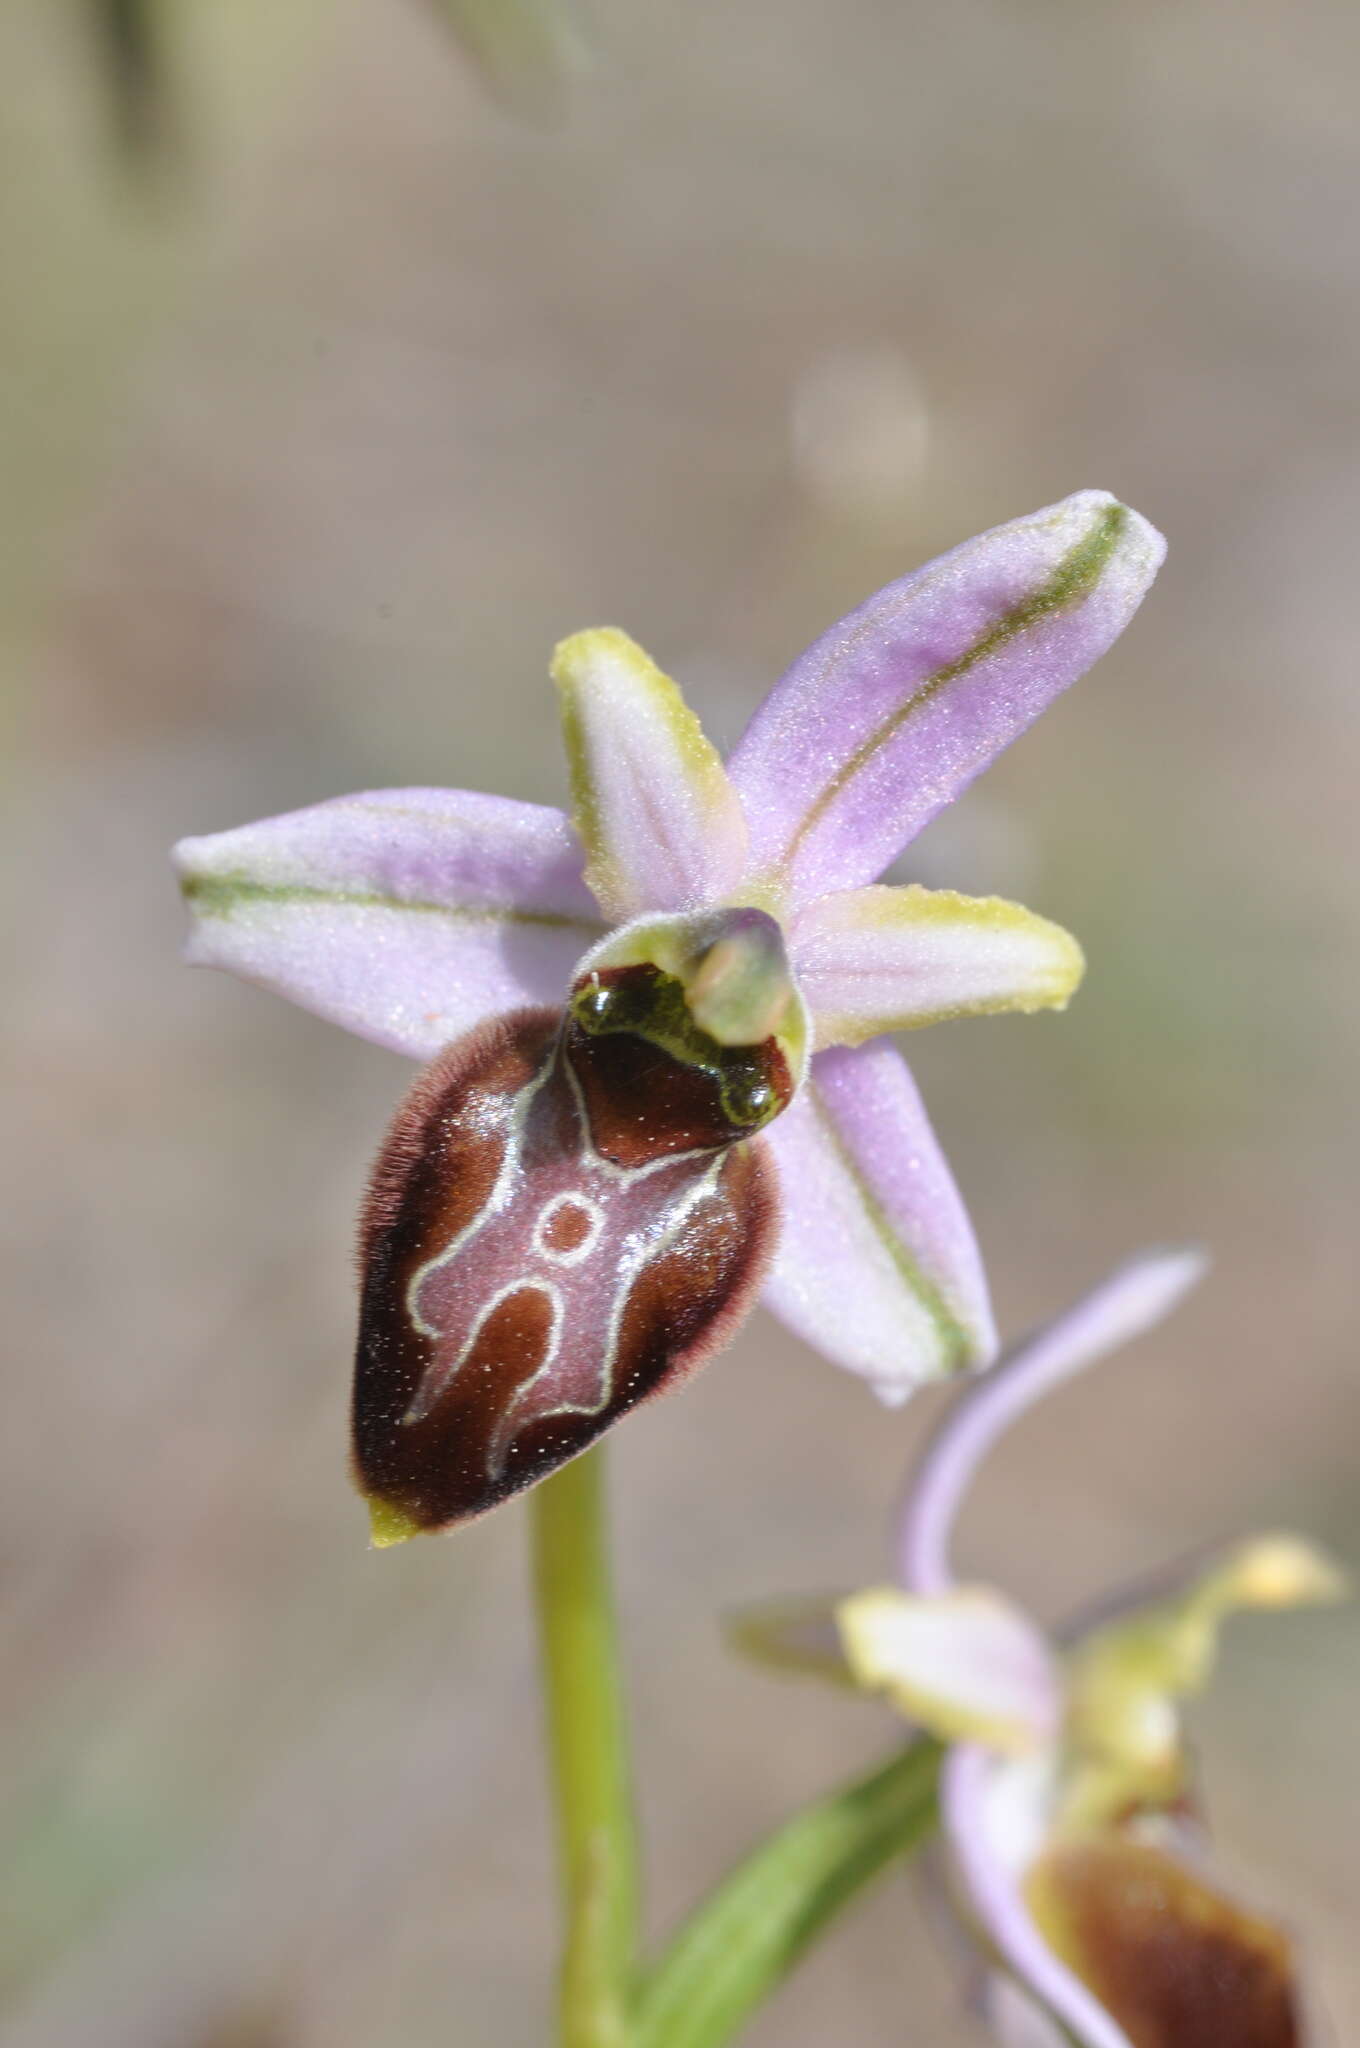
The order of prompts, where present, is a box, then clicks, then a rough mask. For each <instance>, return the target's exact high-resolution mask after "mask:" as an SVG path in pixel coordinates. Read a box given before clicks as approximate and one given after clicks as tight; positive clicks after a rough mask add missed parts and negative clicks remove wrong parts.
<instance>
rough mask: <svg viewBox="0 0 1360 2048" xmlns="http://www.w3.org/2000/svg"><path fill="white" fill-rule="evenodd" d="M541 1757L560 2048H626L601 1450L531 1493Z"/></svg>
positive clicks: (622, 1748)
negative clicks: (555, 1868) (556, 1884)
mask: <svg viewBox="0 0 1360 2048" xmlns="http://www.w3.org/2000/svg"><path fill="white" fill-rule="evenodd" d="M530 1505H531V1511H532V1515H533V1546H534V1586H535V1592H536V1595H537V1600H538V1621H539V1638H540V1644H541V1651H542V1659H543V1687H544V1696H545V1703H546V1709H547V1724H548V1725H547V1732H548V1752H549V1760H550V1765H551V1770H552V1777H553V1787H554V1794H555V1799H556V1805H557V1831H558V1856H559V1861H560V1866H561V1878H562V1890H563V1900H564V1910H565V1919H566V1927H565V1935H564V1943H563V1953H562V1974H561V1982H560V2005H559V2012H560V2026H561V2035H560V2038H561V2043H562V2048H623V2044H624V2043H626V2042H627V2040H628V2039H629V2009H630V2006H631V2003H632V1997H633V1990H634V1979H635V1974H636V1963H637V1943H638V1857H637V1834H636V1825H635V1821H634V1816H633V1797H632V1785H631V1779H630V1771H629V1758H628V1729H627V1721H626V1714H625V1709H624V1702H623V1684H622V1672H621V1668H620V1658H619V1646H618V1635H617V1630H616V1627H615V1619H614V1596H613V1587H612V1584H611V1575H610V1569H609V1552H608V1536H607V1530H606V1509H605V1489H604V1451H603V1448H602V1447H601V1448H599V1449H596V1450H592V1451H587V1452H586V1453H585V1454H584V1455H583V1456H582V1457H579V1458H575V1459H573V1460H572V1462H571V1463H570V1464H569V1465H564V1466H563V1467H562V1469H561V1470H560V1471H558V1472H555V1473H554V1474H553V1475H552V1477H551V1478H550V1479H545V1480H544V1481H543V1483H542V1485H541V1486H538V1487H536V1488H535V1489H534V1491H533V1493H532V1495H531V1496H530Z"/></svg>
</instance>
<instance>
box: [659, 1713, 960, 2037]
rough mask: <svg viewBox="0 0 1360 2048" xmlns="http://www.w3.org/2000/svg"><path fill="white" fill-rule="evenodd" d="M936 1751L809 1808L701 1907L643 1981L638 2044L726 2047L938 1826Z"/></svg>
mask: <svg viewBox="0 0 1360 2048" xmlns="http://www.w3.org/2000/svg"><path fill="white" fill-rule="evenodd" d="M940 1754H941V1752H940V1749H939V1747H938V1745H937V1744H936V1743H933V1742H926V1741H920V1742H914V1743H912V1745H911V1746H910V1748H908V1749H906V1750H904V1751H902V1752H901V1753H900V1754H899V1755H898V1756H896V1757H894V1758H893V1760H892V1762H891V1763H889V1764H886V1765H883V1766H881V1767H880V1768H879V1769H878V1770H876V1771H873V1772H871V1773H870V1774H869V1775H868V1776H867V1777H863V1778H858V1779H856V1780H854V1782H853V1783H851V1784H849V1785H847V1786H845V1787H843V1788H842V1789H841V1790H840V1791H838V1792H833V1793H831V1794H830V1795H829V1797H827V1798H825V1799H821V1800H819V1801H818V1802H817V1803H816V1805H814V1806H809V1807H805V1808H804V1810H803V1811H802V1812H801V1813H798V1814H795V1815H794V1817H793V1819H792V1820H790V1821H787V1822H786V1823H785V1824H784V1826H783V1827H781V1828H779V1829H777V1830H776V1832H775V1833H774V1834H773V1835H771V1836H769V1837H768V1838H767V1839H766V1840H765V1841H764V1842H762V1843H761V1844H760V1845H759V1847H758V1848H756V1849H755V1850H753V1851H752V1853H751V1854H750V1855H749V1856H747V1857H746V1858H745V1859H744V1860H743V1861H742V1862H741V1863H739V1864H738V1865H737V1867H736V1869H735V1870H733V1871H732V1872H731V1873H730V1875H729V1876H728V1877H726V1878H725V1879H724V1880H723V1882H722V1883H721V1884H720V1885H719V1886H718V1888H717V1890H716V1891H714V1892H711V1893H710V1894H709V1896H708V1897H707V1898H706V1899H705V1900H704V1901H703V1902H702V1904H701V1905H699V1906H698V1907H696V1909H695V1911H694V1912H693V1913H692V1914H691V1916H690V1918H689V1919H688V1920H687V1921H686V1922H685V1924H684V1925H683V1926H682V1927H681V1929H680V1931H679V1933H678V1934H677V1935H676V1936H675V1938H674V1940H673V1941H672V1942H671V1944H670V1947H669V1948H668V1949H667V1950H666V1952H665V1953H664V1955H662V1957H661V1958H660V1960H659V1962H658V1963H657V1965H656V1968H655V1969H654V1970H653V1971H652V1973H651V1975H650V1976H649V1978H648V1979H647V1981H646V1983H645V1985H644V1986H643V1988H642V1992H641V1995H640V1998H639V2001H638V2005H637V2008H636V2019H635V2028H634V2035H633V2048H720V2044H722V2043H725V2042H728V2041H731V2040H732V2039H733V2037H734V2036H735V2035H736V2033H737V2031H738V2030H739V2028H740V2027H741V2026H742V2025H743V2024H744V2023H745V2021H746V2020H747V2019H748V2018H749V2017H750V2015H751V2014H752V2013H753V2012H754V2011H755V2010H756V2008H757V2007H758V2006H759V2005H761V2004H762V2003H763V2001H764V2000H765V1999H766V1998H768V1997H769V1995H770V1994H771V1992H772V1991H774V1990H775V1989H776V1987H777V1986H778V1985H779V1984H780V1983H782V1982H783V1980H784V1978H785V1977H786V1976H787V1975H788V1974H789V1972H790V1970H792V1968H793V1967H794V1965H795V1963H797V1962H798V1960H799V1959H800V1957H801V1956H802V1955H803V1953H804V1952H805V1950H806V1949H807V1948H809V1947H810V1946H811V1944H812V1942H813V1941H815V1940H816V1938H817V1936H818V1935H820V1934H821V1933H822V1932H823V1931H824V1930H825V1929H826V1927H827V1925H828V1924H829V1923H830V1921H831V1920H833V1919H834V1918H835V1916H836V1914H838V1913H839V1912H840V1911H841V1909H842V1907H844V1906H846V1905H848V1904H849V1903H850V1900H851V1899H852V1898H854V1897H855V1896H857V1894H858V1893H860V1892H861V1891H863V1889H864V1888H865V1886H866V1885H868V1884H869V1883H870V1881H871V1880H872V1879H873V1878H875V1877H877V1876H878V1875H879V1873H880V1872H882V1871H883V1870H886V1869H887V1867H888V1865H889V1864H890V1863H891V1862H893V1860H894V1859H895V1858H896V1857H899V1856H905V1855H907V1854H908V1853H909V1852H910V1851H911V1850H913V1849H916V1848H919V1847H920V1845H921V1843H922V1841H923V1840H924V1839H925V1837H926V1836H927V1835H928V1834H929V1833H930V1832H931V1830H932V1828H933V1827H934V1824H935V1817H936V1809H935V1794H936V1781H937V1778H938V1775H939V1763H940Z"/></svg>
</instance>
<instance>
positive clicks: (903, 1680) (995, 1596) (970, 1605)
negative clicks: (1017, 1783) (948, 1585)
mask: <svg viewBox="0 0 1360 2048" xmlns="http://www.w3.org/2000/svg"><path fill="white" fill-rule="evenodd" d="M836 1613H837V1621H838V1623H839V1626H840V1633H841V1644H842V1647H843V1649H844V1651H845V1655H846V1660H847V1662H848V1663H849V1666H850V1669H851V1671H852V1673H853V1674H854V1677H855V1679H856V1680H857V1682H858V1683H859V1684H860V1685H862V1686H864V1687H866V1688H867V1689H868V1690H870V1691H872V1692H881V1693H885V1694H886V1695H887V1697H888V1698H889V1699H890V1700H891V1701H892V1703H893V1705H894V1706H895V1707H897V1708H898V1709H899V1710H900V1711H901V1712H902V1713H903V1714H905V1715H906V1717H907V1718H908V1720H910V1721H914V1722H915V1723H916V1724H917V1725H918V1726H919V1727H922V1728H926V1729H928V1730H929V1731H930V1733H931V1734H932V1735H937V1736H939V1737H940V1738H941V1739H942V1740H944V1741H947V1742H954V1741H965V1742H980V1743H984V1744H985V1745H986V1746H987V1747H988V1748H990V1749H996V1750H1001V1751H1003V1752H1006V1753H1008V1754H1012V1755H1021V1754H1024V1753H1025V1752H1026V1751H1028V1750H1033V1749H1036V1748H1038V1747H1039V1746H1040V1745H1041V1744H1043V1743H1045V1742H1046V1741H1048V1740H1050V1739H1051V1737H1052V1736H1053V1733H1054V1731H1055V1728H1056V1725H1057V1719H1058V1702H1059V1689H1058V1679H1057V1676H1056V1673H1055V1670H1054V1665H1053V1660H1052V1658H1051V1657H1050V1655H1049V1651H1048V1646H1047V1644H1046V1643H1045V1641H1044V1639H1043V1637H1042V1635H1041V1634H1040V1633H1039V1631H1038V1629H1036V1628H1035V1626H1034V1624H1033V1622H1032V1621H1030V1620H1029V1618H1028V1617H1027V1616H1026V1615H1024V1614H1022V1613H1021V1611H1020V1609H1019V1608H1018V1607H1015V1606H1013V1605H1012V1604H1011V1602H1010V1601H1009V1600H1006V1599H1004V1598H1003V1596H1002V1595H1001V1594H1000V1593H994V1592H992V1591H991V1590H990V1589H989V1588H987V1587H983V1586H964V1587H960V1588H958V1589H957V1590H956V1591H953V1592H949V1593H941V1594H939V1595H937V1596H936V1597H934V1598H930V1599H923V1598H918V1597H917V1596H915V1595H914V1594H911V1593H903V1592H900V1591H898V1589H897V1588H896V1587H893V1586H879V1587H873V1588H871V1589H870V1590H868V1591H867V1592H863V1593H855V1594H853V1595H852V1596H851V1597H850V1599H848V1600H843V1601H842V1602H841V1604H840V1606H839V1608H838V1609H837V1611H836Z"/></svg>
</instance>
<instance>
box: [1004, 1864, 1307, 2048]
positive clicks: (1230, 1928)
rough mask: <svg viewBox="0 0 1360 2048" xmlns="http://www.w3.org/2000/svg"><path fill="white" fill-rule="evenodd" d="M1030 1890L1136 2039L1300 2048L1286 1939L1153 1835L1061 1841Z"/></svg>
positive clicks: (1084, 1975) (1075, 1964)
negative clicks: (1148, 1838) (1148, 1839)
mask: <svg viewBox="0 0 1360 2048" xmlns="http://www.w3.org/2000/svg"><path fill="white" fill-rule="evenodd" d="M1028 1893H1029V1899H1030V1905H1031V1909H1032V1910H1033V1912H1034V1915H1035V1918H1036V1920H1037V1921H1038V1922H1039V1925H1040V1926H1041V1927H1042V1929H1043V1932H1044V1936H1045V1938H1046V1939H1047V1940H1048V1941H1049V1942H1050V1944H1051V1945H1052V1947H1053V1948H1054V1949H1055V1950H1056V1952H1057V1953H1058V1954H1059V1955H1060V1956H1061V1957H1062V1958H1063V1960H1064V1962H1066V1963H1067V1964H1068V1965H1069V1966H1070V1967H1071V1968H1072V1969H1073V1970H1075V1972H1076V1973H1077V1975H1078V1976H1079V1977H1080V1978H1081V1979H1082V1980H1083V1982H1084V1983H1086V1984H1087V1985H1088V1986H1089V1987H1090V1989H1091V1990H1092V1991H1093V1992H1094V1993H1095V1995H1096V1997H1097V1998H1098V1999H1099V2000H1100V2002H1101V2004H1102V2005H1104V2006H1105V2007H1106V2008H1107V2010H1108V2011H1109V2013H1110V2015H1111V2017H1112V2018H1113V2019H1116V2020H1117V2021H1118V2022H1119V2024H1120V2026H1121V2027H1122V2028H1123V2029H1124V2032H1125V2033H1126V2034H1127V2035H1128V2037H1129V2039H1130V2041H1132V2042H1133V2043H1134V2048H1300V2043H1301V2042H1302V2039H1303V2035H1302V2030H1301V2026H1300V2021H1299V2012H1298V2002H1297V1997H1296V1993H1295V1982H1294V1964H1293V1957H1292V1954H1291V1951H1290V1946H1289V1942H1288V1941H1287V1939H1286V1938H1285V1936H1284V1935H1283V1934H1282V1933H1281V1932H1280V1930H1279V1929H1278V1928H1277V1927H1272V1926H1271V1925H1270V1924H1269V1922H1268V1921H1264V1920H1259V1919H1257V1918H1255V1917H1254V1916H1253V1915H1252V1914H1249V1913H1245V1912H1243V1911H1242V1909H1241V1908H1240V1907H1238V1906H1235V1905H1233V1904H1232V1903H1231V1902H1230V1901H1229V1900H1227V1899H1224V1898H1223V1897H1221V1896H1220V1894H1219V1893H1217V1892H1214V1891H1211V1890H1210V1889H1209V1887H1208V1886H1207V1885H1206V1884H1204V1883H1203V1882H1202V1881H1201V1879H1200V1878H1198V1877H1197V1876H1196V1875H1195V1874H1194V1872H1193V1871H1191V1870H1189V1869H1188V1868H1186V1866H1185V1865H1183V1864H1181V1863H1179V1862H1177V1861H1176V1860H1175V1859H1174V1858H1173V1857H1171V1856H1168V1855H1166V1854H1164V1853H1163V1852H1162V1851H1161V1850H1160V1849H1157V1848H1154V1847H1153V1846H1151V1845H1150V1844H1148V1843H1143V1842H1133V1841H1128V1840H1126V1839H1122V1838H1120V1837H1118V1836H1112V1837H1110V1838H1109V1839H1108V1840H1094V1841H1090V1842H1073V1843H1071V1844H1069V1845H1066V1846H1064V1847H1062V1848H1058V1849H1054V1850H1051V1851H1050V1852H1049V1854H1048V1855H1046V1856H1045V1857H1044V1858H1043V1859H1042V1860H1041V1862H1040V1863H1039V1864H1038V1866H1037V1868H1036V1869H1035V1871H1034V1873H1033V1874H1032V1876H1031V1879H1030V1882H1029V1886H1028Z"/></svg>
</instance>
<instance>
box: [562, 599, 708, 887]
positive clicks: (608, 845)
mask: <svg viewBox="0 0 1360 2048" xmlns="http://www.w3.org/2000/svg"><path fill="white" fill-rule="evenodd" d="M552 674H553V680H554V682H555V683H556V684H557V688H558V692H559V695H560V698H561V706H562V731H563V737H564V739H565V742H566V748H567V760H568V763H569V766H570V770H571V793H572V807H573V816H574V819H575V823H576V828H577V831H578V832H579V834H580V836H581V839H582V841H583V843H584V845H585V849H586V880H587V882H588V883H589V885H590V887H591V889H592V890H593V892H594V894H595V898H596V900H597V902H598V903H599V905H600V908H601V909H602V910H603V911H604V913H605V915H606V916H607V917H610V918H613V919H615V920H619V921H622V920H623V919H625V918H632V917H638V916H641V915H642V914H643V913H645V912H648V911H667V910H698V909H702V908H703V907H704V906H705V905H707V904H711V903H715V902H718V901H720V900H721V899H722V898H723V897H725V896H726V895H728V894H729V892H730V891H731V890H732V889H733V888H734V887H735V886H736V883H737V881H738V879H739V877H740V875H741V872H742V868H743V865H744V861H745V854H746V823H745V820H744V818H743V816H742V810H741V804H740V802H739V801H738V798H737V795H736V792H735V790H734V789H733V788H732V785H731V783H730V782H729V781H728V779H727V771H726V770H725V768H724V767H723V764H722V760H721V757H720V756H719V754H718V752H717V749H716V748H715V747H714V746H713V745H712V743H711V742H710V741H709V740H708V738H707V737H706V736H705V734H704V730H703V727H702V726H701V725H700V723H699V721H698V719H697V718H696V717H695V715H694V713H693V712H692V711H691V710H690V708H689V706H688V705H687V704H686V703H685V700H684V698H683V697H682V696H681V694H680V691H679V690H678V688H677V687H676V685H675V684H674V683H673V682H672V681H671V679H670V677H669V676H667V675H663V674H662V672H661V670H660V669H659V668H658V667H657V666H656V663H655V662H654V661H652V659H651V658H650V656H649V655H647V654H644V652H643V650H642V649H641V648H640V647H639V646H638V645H637V643H636V641H634V640H630V639H629V637H628V635H627V634H626V633H622V632H620V631H619V630H618V628H617V627H614V626H600V627H596V628H595V629H593V630H592V631H589V632H585V633H575V634H573V635H572V637H571V638H570V639H569V640H564V641H562V643H561V645H560V646H559V647H558V648H557V651H556V653H555V654H554V656H553V663H552Z"/></svg>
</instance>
